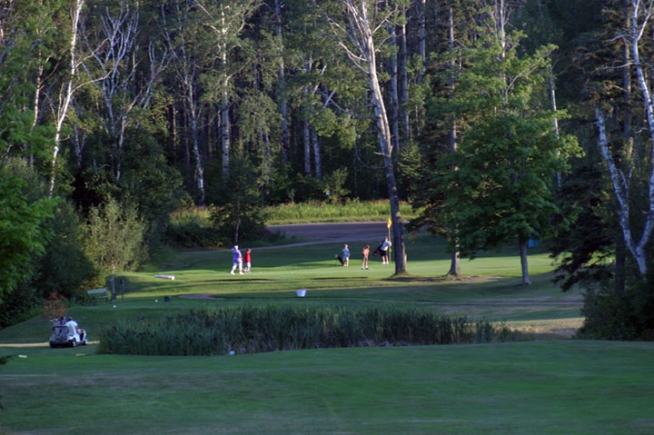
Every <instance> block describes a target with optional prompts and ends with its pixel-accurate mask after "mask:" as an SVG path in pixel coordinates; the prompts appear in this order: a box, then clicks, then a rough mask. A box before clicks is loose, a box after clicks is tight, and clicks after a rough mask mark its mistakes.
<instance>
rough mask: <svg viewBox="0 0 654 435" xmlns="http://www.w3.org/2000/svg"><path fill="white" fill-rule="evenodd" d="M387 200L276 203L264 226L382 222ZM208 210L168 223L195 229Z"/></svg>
mask: <svg viewBox="0 0 654 435" xmlns="http://www.w3.org/2000/svg"><path fill="white" fill-rule="evenodd" d="M400 212H401V213H402V217H403V218H404V219H407V220H408V219H412V218H413V217H415V216H416V211H414V210H413V209H412V208H411V205H409V204H407V203H402V204H401V205H400ZM390 214H391V213H390V206H389V203H388V201H366V202H360V201H358V200H351V201H346V202H344V203H342V204H328V203H321V202H311V203H301V204H280V205H278V206H270V207H266V208H265V209H264V215H265V216H266V224H267V225H291V224H301V223H302V224H305V223H325V222H372V221H385V220H387V219H388V218H389V217H390ZM210 215H211V210H210V209H207V208H203V209H185V210H178V211H176V212H175V213H173V214H172V216H171V219H172V224H173V225H181V224H189V223H194V224H197V225H199V226H203V227H208V226H210V225H211V223H210V221H209V217H210Z"/></svg>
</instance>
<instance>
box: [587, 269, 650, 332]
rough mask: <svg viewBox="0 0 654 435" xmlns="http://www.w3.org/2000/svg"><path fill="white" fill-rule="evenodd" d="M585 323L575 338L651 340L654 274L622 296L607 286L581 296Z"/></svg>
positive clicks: (637, 283) (634, 284)
mask: <svg viewBox="0 0 654 435" xmlns="http://www.w3.org/2000/svg"><path fill="white" fill-rule="evenodd" d="M581 313H582V314H583V315H584V316H585V321H584V324H583V326H582V327H581V329H580V330H579V332H578V333H577V337H579V338H587V339H602V340H650V341H651V340H654V274H650V275H649V276H648V277H647V279H646V280H639V281H636V282H632V283H630V285H629V286H628V287H627V288H626V290H625V291H624V292H622V293H618V292H615V291H614V290H613V289H611V288H609V286H608V285H602V286H600V288H599V290H594V289H588V290H587V291H586V293H585V294H584V306H583V308H582V310H581Z"/></svg>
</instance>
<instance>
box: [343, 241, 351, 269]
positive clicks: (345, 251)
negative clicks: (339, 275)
mask: <svg viewBox="0 0 654 435" xmlns="http://www.w3.org/2000/svg"><path fill="white" fill-rule="evenodd" d="M341 257H342V258H343V266H349V265H350V249H349V248H348V247H347V245H345V246H343V250H342V251H341Z"/></svg>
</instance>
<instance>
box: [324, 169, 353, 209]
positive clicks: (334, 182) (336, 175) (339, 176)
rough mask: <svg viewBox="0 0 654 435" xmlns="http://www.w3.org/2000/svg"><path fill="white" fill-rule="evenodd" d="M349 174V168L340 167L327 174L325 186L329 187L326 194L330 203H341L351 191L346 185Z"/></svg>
mask: <svg viewBox="0 0 654 435" xmlns="http://www.w3.org/2000/svg"><path fill="white" fill-rule="evenodd" d="M347 175H348V174H347V168H339V169H336V170H335V171H334V172H332V173H331V174H328V175H326V176H325V187H326V189H327V190H326V192H325V194H326V195H327V199H328V201H329V202H330V203H332V204H338V203H341V202H343V199H344V197H345V196H346V195H347V194H348V193H350V192H349V191H348V190H347V189H346V188H345V187H344V185H345V181H346V180H347Z"/></svg>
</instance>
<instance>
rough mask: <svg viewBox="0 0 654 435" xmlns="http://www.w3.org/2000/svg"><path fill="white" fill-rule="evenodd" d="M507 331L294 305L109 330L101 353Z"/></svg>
mask: <svg viewBox="0 0 654 435" xmlns="http://www.w3.org/2000/svg"><path fill="white" fill-rule="evenodd" d="M521 338H522V335H521V334H519V333H517V332H515V331H512V330H510V329H509V328H507V327H506V326H497V325H494V324H492V323H490V322H485V321H482V322H473V321H470V320H468V319H466V318H465V317H458V318H455V319H450V318H448V317H445V316H442V315H439V314H436V313H433V312H432V311H428V310H420V309H401V308H390V307H389V308H365V309H349V308H339V307H323V308H307V307H297V306H292V305H286V306H284V305H282V306H267V307H250V306H248V307H244V306H242V307H232V308H220V309H215V310H207V309H200V310H198V309H193V310H189V311H188V312H184V313H180V314H177V315H174V316H168V317H165V318H163V319H161V320H156V321H152V322H146V321H143V322H138V323H136V322H135V323H124V324H117V325H114V326H112V327H110V328H108V329H106V330H104V331H102V333H101V335H100V348H99V352H100V353H116V354H130V355H171V356H172V355H177V356H191V355H223V354H226V353H228V352H231V351H233V352H235V353H256V352H272V351H281V350H299V349H318V348H334V347H361V346H381V345H384V346H397V345H401V346H406V345H433V344H459V343H487V342H494V341H516V340H518V339H521Z"/></svg>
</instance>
